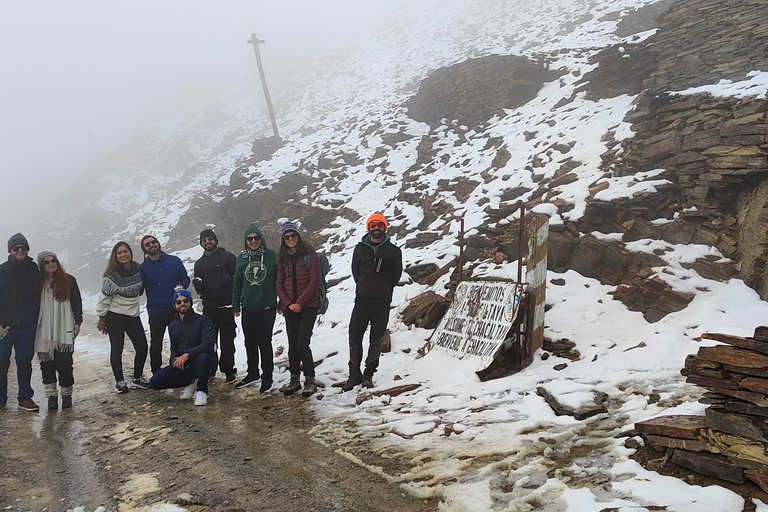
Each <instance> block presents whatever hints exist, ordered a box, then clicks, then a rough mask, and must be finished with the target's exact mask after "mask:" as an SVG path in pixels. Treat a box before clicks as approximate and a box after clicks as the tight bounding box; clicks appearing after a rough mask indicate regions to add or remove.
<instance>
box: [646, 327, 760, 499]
mask: <svg viewBox="0 0 768 512" xmlns="http://www.w3.org/2000/svg"><path fill="white" fill-rule="evenodd" d="M703 337H704V338H707V339H712V340H717V341H720V342H723V343H724V345H717V346H714V347H702V348H700V349H699V351H698V353H697V354H696V355H689V356H688V358H687V359H686V361H685V368H683V369H682V370H681V373H682V374H683V375H685V376H686V381H687V382H690V383H692V384H697V385H699V386H702V387H704V388H706V389H708V390H709V392H708V393H705V395H704V397H703V398H702V399H701V400H700V402H701V403H706V404H708V405H709V407H708V408H707V410H706V414H705V415H704V416H662V417H659V418H654V419H652V420H648V421H642V422H639V423H636V424H635V429H636V430H637V431H638V432H640V433H641V434H642V435H643V437H644V438H645V440H646V442H647V443H650V444H651V445H652V446H654V447H655V448H657V449H659V450H669V451H668V453H667V456H666V457H665V458H664V459H662V461H663V462H666V460H667V459H669V460H671V461H672V462H673V463H675V464H677V465H678V466H682V467H685V468H688V469H691V470H693V471H696V472H697V473H700V474H702V475H706V476H711V477H714V478H719V479H721V480H726V481H728V482H733V483H737V484H741V483H744V479H745V478H747V479H749V480H751V481H753V482H754V483H756V484H757V485H758V486H760V488H762V489H763V490H764V491H767V492H768V398H767V397H766V395H767V394H768V327H758V328H757V329H756V330H755V333H754V336H753V337H751V338H743V337H740V336H731V335H727V334H717V333H709V334H704V335H703Z"/></svg>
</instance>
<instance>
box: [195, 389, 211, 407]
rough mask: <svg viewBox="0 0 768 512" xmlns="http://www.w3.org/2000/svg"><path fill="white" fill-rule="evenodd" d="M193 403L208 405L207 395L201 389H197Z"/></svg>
mask: <svg viewBox="0 0 768 512" xmlns="http://www.w3.org/2000/svg"><path fill="white" fill-rule="evenodd" d="M195 405H208V395H207V394H205V393H204V392H202V391H198V392H197V395H196V396H195Z"/></svg>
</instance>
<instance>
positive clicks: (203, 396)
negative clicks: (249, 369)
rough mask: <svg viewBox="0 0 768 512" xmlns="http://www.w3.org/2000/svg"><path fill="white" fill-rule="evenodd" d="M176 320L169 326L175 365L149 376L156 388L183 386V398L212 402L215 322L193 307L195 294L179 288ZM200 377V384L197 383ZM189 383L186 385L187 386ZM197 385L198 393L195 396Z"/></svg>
mask: <svg viewBox="0 0 768 512" xmlns="http://www.w3.org/2000/svg"><path fill="white" fill-rule="evenodd" d="M173 305H174V307H175V308H176V319H175V320H174V321H173V322H171V325H169V326H168V334H169V335H170V338H171V364H170V365H169V366H166V367H165V368H163V369H161V370H160V371H158V372H157V373H156V374H154V375H153V376H152V378H151V379H149V387H150V388H152V389H168V388H181V387H184V391H183V392H182V393H181V398H182V399H185V398H192V397H193V396H194V397H195V405H206V404H207V403H208V376H209V375H210V374H211V369H212V368H213V366H214V364H215V362H214V356H213V354H214V348H213V347H214V343H215V341H216V335H215V334H214V331H213V322H212V321H211V319H210V318H208V317H207V316H205V315H199V314H197V313H195V310H194V309H192V294H191V293H190V292H189V291H187V290H185V289H181V290H178V291H177V292H176V293H174V294H173ZM195 379H197V385H195ZM185 386H186V387H185ZM195 387H197V394H196V395H195Z"/></svg>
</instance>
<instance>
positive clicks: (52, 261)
mask: <svg viewBox="0 0 768 512" xmlns="http://www.w3.org/2000/svg"><path fill="white" fill-rule="evenodd" d="M58 262H59V260H57V259H52V260H43V265H53V264H54V263H58Z"/></svg>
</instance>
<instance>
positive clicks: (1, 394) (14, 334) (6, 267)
mask: <svg viewBox="0 0 768 512" xmlns="http://www.w3.org/2000/svg"><path fill="white" fill-rule="evenodd" d="M41 284H42V282H41V278H40V270H39V269H38V268H37V265H36V264H35V262H34V260H33V259H32V258H30V257H29V242H27V239H26V238H25V237H24V235H22V234H21V233H16V234H15V235H13V236H12V237H11V238H10V239H9V240H8V261H6V262H5V263H3V264H2V265H0V410H2V409H5V405H6V403H7V402H8V368H9V367H10V365H11V350H13V351H15V353H16V374H17V379H18V383H19V395H18V398H19V409H23V410H25V411H32V412H37V411H39V410H40V408H39V407H38V406H37V404H36V403H35V402H34V401H33V400H32V396H33V395H34V394H35V392H34V391H32V357H33V356H34V355H35V329H36V326H37V315H38V313H39V312H40V286H41Z"/></svg>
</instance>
